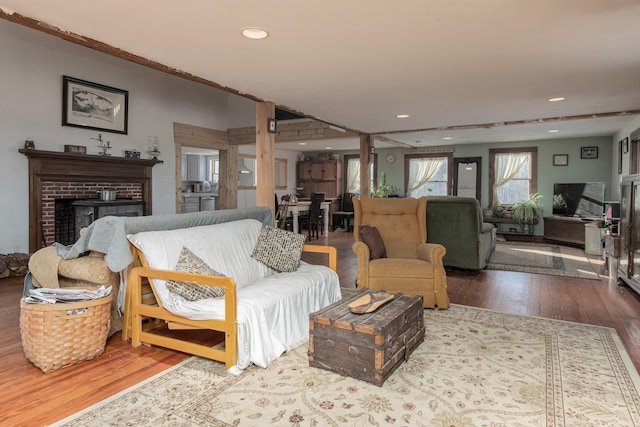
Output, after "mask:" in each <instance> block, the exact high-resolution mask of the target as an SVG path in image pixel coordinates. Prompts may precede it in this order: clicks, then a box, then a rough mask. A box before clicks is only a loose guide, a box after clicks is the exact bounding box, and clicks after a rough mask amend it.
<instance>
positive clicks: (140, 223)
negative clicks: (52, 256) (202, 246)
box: [56, 207, 273, 272]
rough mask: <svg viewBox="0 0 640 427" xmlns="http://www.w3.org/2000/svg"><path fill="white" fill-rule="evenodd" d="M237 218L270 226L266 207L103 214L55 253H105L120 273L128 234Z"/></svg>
mask: <svg viewBox="0 0 640 427" xmlns="http://www.w3.org/2000/svg"><path fill="white" fill-rule="evenodd" d="M240 219H257V220H258V221H260V222H262V223H263V224H265V225H273V219H272V215H271V209H269V208H266V207H254V208H241V209H225V210H220V211H207V212H194V213H185V214H172V215H150V216H139V217H118V216H106V217H103V218H100V219H98V220H96V221H94V222H93V223H92V224H91V225H90V226H89V227H87V229H86V230H85V232H84V234H82V236H80V238H79V239H78V241H76V242H75V243H74V244H73V245H71V246H64V245H61V244H58V243H56V247H57V250H58V255H60V256H61V257H63V258H64V259H72V258H77V257H79V256H80V255H82V254H83V253H85V252H87V251H96V252H101V253H104V254H105V257H104V259H105V262H106V264H107V266H108V267H109V269H110V270H111V271H114V272H119V271H122V270H124V269H125V268H126V267H127V266H128V265H129V264H131V262H133V257H132V255H131V249H130V248H129V240H127V234H136V233H140V232H143V231H157V230H175V229H178V228H187V227H197V226H200V225H209V224H219V223H223V222H230V221H236V220H240Z"/></svg>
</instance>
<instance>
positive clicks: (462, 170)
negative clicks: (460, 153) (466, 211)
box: [453, 157, 482, 201]
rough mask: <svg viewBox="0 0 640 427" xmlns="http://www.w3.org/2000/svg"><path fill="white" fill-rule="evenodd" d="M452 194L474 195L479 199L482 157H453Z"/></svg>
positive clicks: (461, 195)
mask: <svg viewBox="0 0 640 427" xmlns="http://www.w3.org/2000/svg"><path fill="white" fill-rule="evenodd" d="M453 164H454V169H453V170H454V173H453V195H454V196H460V197H475V198H476V199H478V201H481V200H480V195H481V194H480V189H481V185H480V169H481V164H482V157H457V158H455V159H453Z"/></svg>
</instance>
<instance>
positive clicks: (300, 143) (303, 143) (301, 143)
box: [298, 142, 307, 145]
mask: <svg viewBox="0 0 640 427" xmlns="http://www.w3.org/2000/svg"><path fill="white" fill-rule="evenodd" d="M298 145H307V143H306V142H298Z"/></svg>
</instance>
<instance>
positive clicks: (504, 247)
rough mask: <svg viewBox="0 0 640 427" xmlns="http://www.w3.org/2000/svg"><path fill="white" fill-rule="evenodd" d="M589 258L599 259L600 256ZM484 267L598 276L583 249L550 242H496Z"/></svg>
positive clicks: (588, 276)
mask: <svg viewBox="0 0 640 427" xmlns="http://www.w3.org/2000/svg"><path fill="white" fill-rule="evenodd" d="M592 261H593V262H595V263H600V264H601V263H602V261H601V260H592ZM487 268H488V269H490V270H506V271H521V272H524V273H537V274H550V275H554V276H567V277H579V278H581V279H599V275H598V274H597V273H596V272H595V271H594V269H593V266H592V265H591V262H590V261H589V257H588V256H587V255H586V254H585V252H584V250H582V249H580V248H574V247H570V246H560V245H554V244H543V243H526V242H497V244H496V249H495V251H493V253H492V254H491V258H489V264H488V265H487Z"/></svg>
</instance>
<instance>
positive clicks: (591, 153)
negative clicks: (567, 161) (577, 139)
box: [580, 147, 598, 159]
mask: <svg viewBox="0 0 640 427" xmlns="http://www.w3.org/2000/svg"><path fill="white" fill-rule="evenodd" d="M580 158H581V159H597V158H598V147H580Z"/></svg>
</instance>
